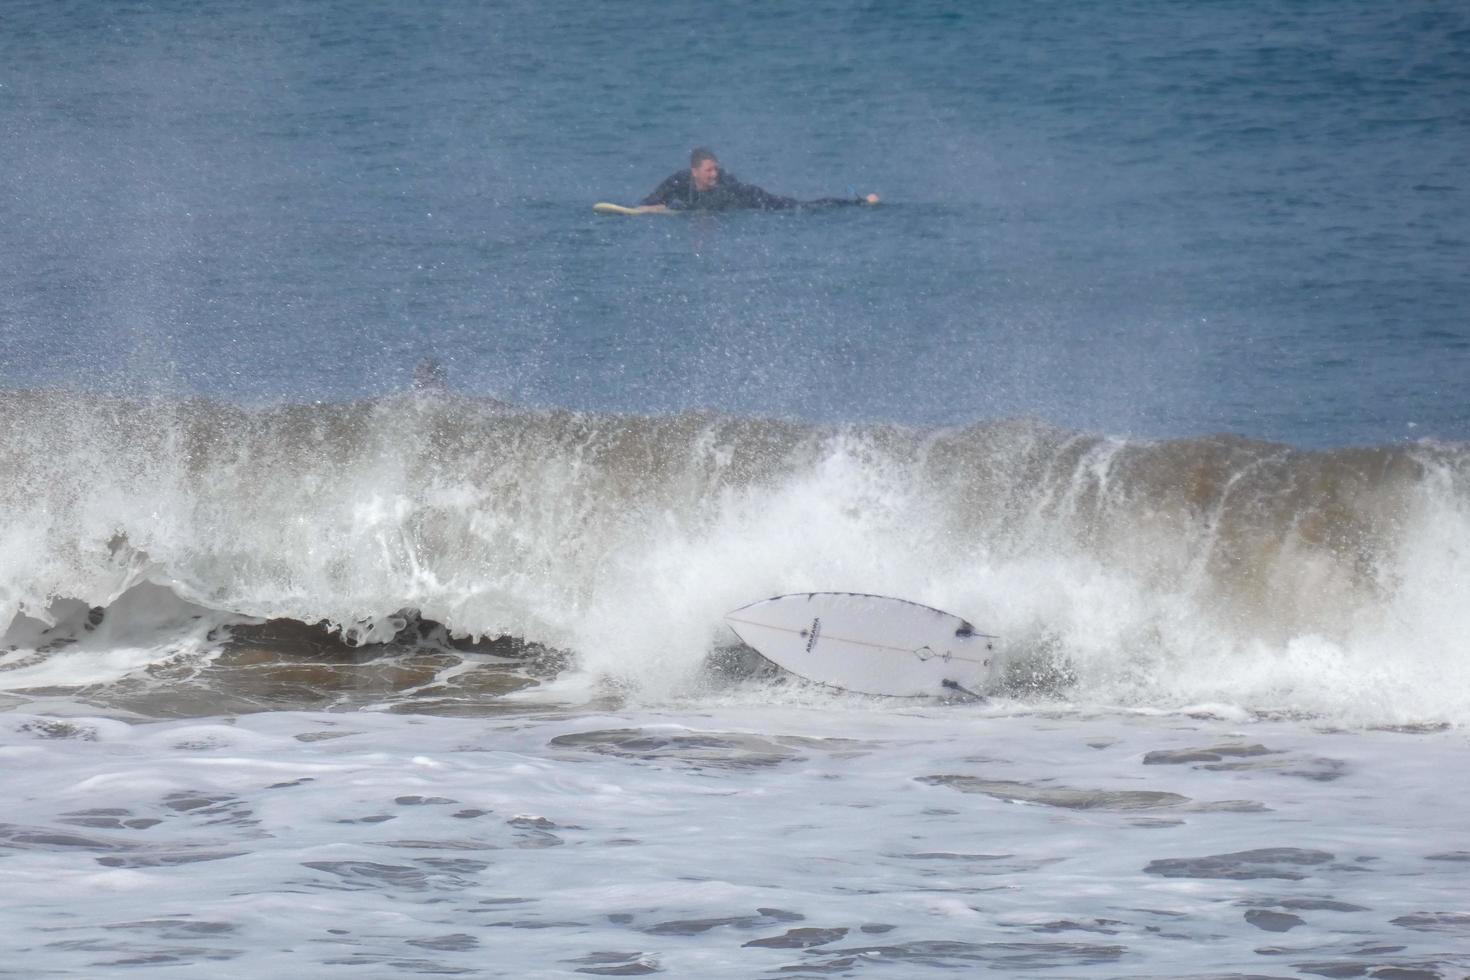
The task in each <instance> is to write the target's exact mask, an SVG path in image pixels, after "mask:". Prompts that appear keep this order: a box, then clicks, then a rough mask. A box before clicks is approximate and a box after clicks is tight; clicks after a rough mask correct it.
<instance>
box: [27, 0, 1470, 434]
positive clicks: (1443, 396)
mask: <svg viewBox="0 0 1470 980" xmlns="http://www.w3.org/2000/svg"><path fill="white" fill-rule="evenodd" d="M0 58H3V64H4V65H5V66H6V68H5V72H4V79H3V86H4V87H3V89H0V127H3V133H4V141H3V148H0V154H3V156H0V164H3V166H4V168H5V172H6V173H7V175H8V177H7V180H6V188H5V200H4V207H5V210H6V215H5V220H4V222H3V228H0V235H3V238H0V249H3V252H4V254H5V256H6V258H7V264H8V266H9V275H8V276H7V278H6V285H5V288H4V290H3V294H0V302H3V307H0V311H3V316H4V329H5V331H6V343H5V345H4V350H3V353H0V377H3V379H4V380H5V382H6V383H7V384H9V385H11V386H33V385H62V386H66V387H85V388H92V389H97V388H101V389H106V390H112V391H122V392H136V391H144V392H149V393H164V394H202V395H205V396H208V397H215V398H223V399H227V400H231V401H245V402H252V403H254V402H260V401H275V400H280V399H283V398H296V399H299V398H321V399H350V398H357V397H362V396H365V395H378V394H382V393H386V392H390V391H394V390H397V389H401V388H403V387H404V386H405V385H406V383H407V381H408V378H409V376H410V372H411V370H412V367H413V365H414V364H415V363H416V362H417V361H418V360H419V359H420V358H422V357H425V356H432V357H435V358H437V359H439V360H440V361H441V362H443V363H444V365H445V366H446V368H447V372H448V377H449V379H450V383H451V384H452V385H453V386H454V387H455V388H456V389H458V390H461V391H466V392H473V393H477V394H488V395H493V396H495V397H499V398H504V399H507V400H510V401H513V402H515V403H518V404H535V405H547V406H562V407H571V408H578V409H588V410H595V411H630V412H666V411H670V410H677V409H680V408H686V407H702V408H714V409H718V410H722V411H731V412H736V413H751V412H761V413H766V414H777V415H790V416H795V417H798V418H803V419H818V420H823V421H837V422H841V421H849V420H855V419H860V420H870V421H897V422H902V423H907V424H913V425H920V426H927V425H934V424H946V425H952V424H965V423H969V422H973V421H976V420H978V419H988V418H997V417H1000V418H1006V417H1030V418H1038V419H1042V420H1045V421H1048V422H1052V423H1055V424H1058V425H1063V426H1066V427H1069V428H1073V429H1081V430H1085V431H1098V432H1106V433H1113V434H1137V435H1144V436H1191V435H1200V434H1208V433H1215V432H1233V433H1237V434H1240V435H1244V436H1248V437H1252V438H1263V439H1272V440H1280V441H1285V442H1289V443H1291V444H1294V445H1299V446H1338V445H1347V444H1372V443H1388V442H1394V441H1399V440H1402V439H1405V438H1419V437H1423V436H1429V437H1435V438H1444V439H1456V440H1458V439H1464V438H1465V437H1466V435H1467V433H1470V408H1467V400H1466V399H1465V397H1464V396H1463V388H1464V381H1465V379H1466V378H1467V377H1470V323H1467V315H1466V310H1467V309H1470V188H1467V186H1466V182H1465V177H1464V170H1465V167H1464V163H1465V147H1466V145H1467V143H1470V73H1467V68H1466V65H1467V64H1470V17H1467V13H1466V11H1465V10H1464V9H1463V8H1462V7H1459V6H1458V5H1454V4H1442V3H1424V4H1409V5H1394V6H1384V5H1381V4H1368V3H1349V4H1340V3H1302V4H1292V5H1281V4H1273V3H1231V4H1225V5H1220V4H1164V3H1145V2H1136V3H1125V4H1110V5H1102V4H1088V3H1058V4H1044V5H1037V4H1029V3H994V4H954V3H932V2H923V3H905V4H887V3H866V4H864V3H851V2H832V3H815V4H806V5H803V6H802V7H800V8H799V9H798V8H795V7H791V6H787V5H779V4H770V5H761V4H757V5H732V4H713V3H710V4H704V3H690V4H682V5H679V6H678V8H677V9H672V10H671V9H667V8H666V6H665V5H657V4H642V3H629V4H617V5H611V6H610V7H609V8H606V9H599V10H597V11H595V12H594V11H588V10H586V9H584V8H582V7H579V6H576V5H570V4H540V3H471V2H451V3H438V4H432V5H425V6H417V5H404V4H388V3H365V4H356V3H354V4H333V3H293V2H269V3H260V4H251V5H248V6H236V5H224V4H211V3H182V2H179V3H82V2H62V3H53V2H40V3H27V2H24V0H11V2H10V3H8V4H7V5H6V24H5V30H4V31H3V34H0ZM697 144H707V145H710V146H712V147H714V148H715V149H716V151H717V152H718V153H719V154H720V155H721V157H722V160H723V162H724V164H725V165H726V167H727V168H728V169H729V170H730V171H731V172H733V173H735V174H737V175H738V176H740V177H741V178H742V179H745V180H747V181H751V182H754V183H757V184H760V185H762V186H765V187H767V188H768V189H771V190H774V191H776V192H778V193H785V194H790V195H796V196H801V197H808V198H814V197H820V196H826V195H832V194H846V193H848V192H849V191H859V192H866V191H869V190H872V191H876V192H878V193H880V194H882V195H883V197H884V200H885V202H886V203H885V206H883V207H882V208H880V209H878V210H875V211H838V212H832V213H819V214H801V215H780V216H775V215H752V214H738V215H721V216H713V217H711V216H699V217H696V218H694V219H693V220H689V219H687V218H686V219H681V220H680V221H677V222H663V223H654V222H647V221H644V222H638V223H632V224H630V223H627V222H616V221H608V220H603V219H599V218H596V217H594V216H593V214H592V213H591V211H590V210H589V205H590V204H591V203H592V202H593V201H596V200H604V199H606V200H614V201H622V202H632V201H635V200H636V199H638V198H640V197H641V196H642V195H644V194H646V193H647V192H648V191H649V190H650V189H651V188H652V187H653V186H654V185H655V184H656V183H657V182H658V181H659V180H660V179H662V178H663V177H664V176H666V175H667V174H668V173H669V172H671V171H673V170H675V169H678V168H679V167H680V166H682V165H684V161H685V159H686V157H687V153H688V150H689V148H690V147H691V146H693V145H697Z"/></svg>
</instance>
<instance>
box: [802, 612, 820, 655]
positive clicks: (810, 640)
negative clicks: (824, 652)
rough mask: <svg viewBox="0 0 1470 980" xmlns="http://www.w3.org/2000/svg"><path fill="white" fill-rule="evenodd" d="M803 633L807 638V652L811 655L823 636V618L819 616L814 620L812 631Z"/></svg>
mask: <svg viewBox="0 0 1470 980" xmlns="http://www.w3.org/2000/svg"><path fill="white" fill-rule="evenodd" d="M801 632H802V635H803V636H805V637H806V652H807V653H811V652H812V647H814V646H816V645H817V640H818V639H819V638H820V637H821V635H822V618H821V617H820V616H818V617H817V618H816V619H814V620H812V626H811V629H806V630H802V631H801Z"/></svg>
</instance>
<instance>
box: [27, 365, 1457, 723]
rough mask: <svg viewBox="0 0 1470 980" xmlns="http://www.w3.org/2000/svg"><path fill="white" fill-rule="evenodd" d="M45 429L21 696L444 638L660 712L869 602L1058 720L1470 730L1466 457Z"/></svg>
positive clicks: (453, 406) (481, 431)
mask: <svg viewBox="0 0 1470 980" xmlns="http://www.w3.org/2000/svg"><path fill="white" fill-rule="evenodd" d="M12 400H13V401H15V405H14V406H13V407H14V409H15V411H14V412H12V414H13V415H15V416H17V417H18V418H19V419H20V421H21V423H22V424H21V425H20V426H19V427H18V428H17V429H16V432H17V433H18V434H17V435H15V436H13V437H12V438H13V440H14V442H13V444H12V445H11V452H12V454H13V455H14V457H15V458H17V459H19V460H20V461H21V462H22V464H23V465H22V466H21V468H20V471H19V472H20V473H21V477H20V478H19V479H16V478H14V477H12V482H11V483H9V484H7V485H6V488H5V493H6V503H7V507H6V510H5V512H4V517H3V529H0V533H3V537H4V540H5V541H6V542H7V543H8V544H9V545H10V547H11V550H10V551H9V552H8V553H7V562H6V564H5V566H4V567H3V569H0V620H8V621H9V622H10V623H11V626H10V629H9V632H8V633H7V634H6V635H5V638H4V646H5V647H8V648H11V649H10V652H9V653H7V654H5V655H4V656H5V660H4V662H3V663H0V667H4V668H6V669H4V670H3V671H0V683H3V684H4V686H5V687H7V688H9V689H12V690H14V689H20V688H30V687H36V686H41V685H52V686H54V685H66V684H68V683H69V684H71V685H73V686H80V685H86V684H91V683H108V682H110V681H112V680H116V679H117V678H119V677H122V676H125V675H128V674H132V673H136V672H137V671H138V670H139V669H141V668H142V667H144V666H146V665H149V664H154V663H157V662H159V661H163V660H168V659H171V658H183V659H188V658H190V657H194V658H205V657H208V656H210V655H211V651H212V650H213V649H214V648H213V647H212V646H211V642H212V641H211V640H210V637H211V629H212V628H213V627H216V626H218V625H221V624H224V623H228V622H231V621H233V620H237V619H239V618H241V617H255V618H257V619H259V618H265V617H271V618H284V619H293V620H298V621H300V622H303V623H316V622H319V621H325V622H327V623H329V624H332V625H333V627H334V628H336V629H338V630H340V631H341V632H342V634H343V636H344V637H346V638H347V639H348V640H350V641H351V642H353V643H358V644H365V643H376V642H382V641H385V640H387V639H390V638H391V637H392V636H393V634H394V633H395V632H397V631H398V630H399V629H401V628H402V627H403V625H404V624H405V622H406V620H405V618H404V617H403V616H402V615H400V614H399V613H400V611H401V610H405V609H411V610H416V611H417V613H418V614H419V615H421V616H422V617H423V618H424V619H428V620H432V621H435V622H440V623H443V624H444V625H445V626H446V627H447V628H448V629H449V630H450V631H451V632H453V633H456V634H469V635H485V636H496V635H502V634H508V635H511V636H516V637H521V638H523V639H526V640H531V641H535V642H538V643H541V644H545V645H547V646H549V647H553V648H558V649H565V650H569V651H571V652H573V653H574V654H575V655H576V658H575V661H574V669H578V670H581V671H584V672H586V673H587V674H589V675H591V676H592V677H593V678H594V679H601V680H605V681H611V682H613V683H615V684H616V685H617V686H618V687H619V688H620V689H621V690H622V691H624V692H625V693H630V694H633V695H634V696H639V697H643V698H646V699H649V700H651V701H659V700H662V699H665V698H668V697H670V696H674V695H682V694H687V693H690V692H692V691H694V690H698V689H699V688H700V687H701V685H703V684H704V683H705V680H706V675H705V673H704V671H703V666H704V664H705V661H706V658H707V657H708V656H709V655H710V653H711V651H713V650H717V649H719V648H721V647H724V646H727V645H729V644H732V643H734V637H733V636H732V635H731V634H729V633H728V631H726V630H725V629H724V628H723V627H722V626H721V625H720V622H721V616H722V614H723V613H724V612H726V611H728V610H729V609H731V608H734V607H736V606H738V605H740V604H742V603H745V602H749V601H751V600H752V599H754V598H759V597H763V596H766V595H771V594H776V593H780V592H789V591H803V590H813V589H834V590H852V591H862V592H874V593H883V594H892V595H898V596H903V597H905V598H910V599H914V600H916V601H922V602H925V603H928V604H931V605H935V606H937V607H940V608H945V609H949V610H952V611H954V612H956V613H958V614H960V615H963V616H965V617H966V618H968V619H970V620H971V621H973V622H976V623H977V624H981V625H982V626H983V627H984V628H986V629H987V630H988V631H992V632H995V633H998V634H1000V635H1001V636H1002V638H1003V641H1004V648H1005V651H1006V654H1007V656H1008V657H1009V659H1010V660H1011V661H1012V663H1013V664H1015V665H1018V667H1017V669H1018V670H1019V672H1020V676H1022V677H1041V678H1043V679H1044V683H1041V682H1038V683H1039V686H1040V687H1041V688H1042V689H1043V690H1042V691H1041V692H1040V693H1044V694H1047V695H1052V694H1056V693H1061V694H1063V695H1064V696H1066V697H1068V698H1072V699H1075V700H1079V701H1083V702H1091V703H1098V704H1128V705H1134V706H1147V705H1158V706H1161V707H1165V708H1169V707H1177V706H1178V705H1181V704H1186V703H1191V702H1198V701H1220V702H1226V703H1233V704H1238V705H1243V706H1246V707H1248V708H1252V709H1256V710H1262V711H1286V712H1300V713H1308V714H1316V715H1322V716H1326V717H1331V718H1335V719H1337V720H1340V721H1344V722H1347V723H1352V724H1359V723H1369V724H1371V723H1411V722H1433V721H1450V722H1455V723H1461V722H1464V721H1467V720H1470V694H1467V693H1465V692H1467V691H1470V676H1467V675H1470V667H1467V666H1466V664H1467V663H1470V661H1467V659H1466V658H1465V657H1464V655H1463V654H1464V643H1463V640H1462V637H1463V636H1465V635H1470V607H1467V605H1466V604H1465V603H1464V602H1462V601H1460V598H1461V597H1460V593H1461V592H1462V591H1463V590H1462V589H1459V588H1457V584H1463V583H1464V582H1466V581H1467V580H1470V568H1467V565H1466V560H1465V557H1464V556H1465V555H1466V554H1470V502H1467V500H1470V490H1467V485H1470V479H1467V475H1466V474H1467V460H1466V457H1465V454H1464V450H1463V447H1453V446H1438V445H1429V444H1426V445H1424V446H1420V447H1409V448H1397V449H1382V450H1342V451H1336V452H1327V453H1293V452H1291V451H1290V450H1286V449H1283V448H1282V447H1277V446H1264V445H1257V444H1251V443H1246V442H1244V441H1241V440H1195V441H1181V442H1178V443H1163V444H1149V443H1129V442H1126V441H1123V440H1116V439H1098V438H1093V437H1086V436H1080V435H1076V434H1069V433H1061V432H1057V431H1055V430H1051V429H1047V428H1045V427H1041V426H1032V425H1022V424H999V425H995V426H989V427H975V428H972V429H967V430H954V431H944V432H937V433H918V432H910V431H908V430H903V429H887V428H874V429H853V428H842V429H830V430H829V429H821V428H814V427H809V426H800V425H796V424H788V423H776V422H766V421H761V420H749V419H745V420H742V419H731V418H724V417H719V416H703V415H688V416H670V417H665V418H650V419H643V418H633V417H617V416H578V415H570V414H566V413H536V412H523V411H513V410H510V409H507V408H505V407H504V406H495V405H491V406H486V405H481V404H479V403H473V402H462V401H454V400H436V399H400V400H389V401H385V402H378V403H364V404H360V405H347V406H321V407H310V406H306V407H287V408H282V409H278V410H270V411H261V412H256V413H250V412H244V411H241V410H237V409H226V408H223V407H220V406H208V405H199V404H196V403H188V404H182V405H171V404H150V405H133V404H129V403H111V402H95V401H89V400H87V399H85V398H82V397H80V396H71V395H65V394H48V395H35V396H30V397H29V399H28V400H27V399H20V398H19V396H12ZM63 433H64V434H65V436H66V438H65V439H63V438H62V435H63ZM62 444H66V445H69V446H70V447H72V448H71V449H69V450H68V451H66V452H65V453H60V454H59V453H58V451H57V448H56V447H58V446H59V445H62ZM91 607H101V608H102V609H103V610H104V612H105V615H104V616H103V618H102V619H101V621H100V623H98V624H91V623H89V622H87V621H86V615H87V613H86V611H87V610H88V609H90V608H91ZM195 616H198V617H200V618H198V619H195V618H193V617H195ZM48 627H49V631H48V629H47V628H48ZM216 636H217V634H216ZM71 640H76V641H77V642H75V643H72V644H71V645H70V646H63V644H65V643H69V642H70V641H71ZM1032 686H1033V687H1036V686H1037V685H1032ZM1023 687H1024V685H1023Z"/></svg>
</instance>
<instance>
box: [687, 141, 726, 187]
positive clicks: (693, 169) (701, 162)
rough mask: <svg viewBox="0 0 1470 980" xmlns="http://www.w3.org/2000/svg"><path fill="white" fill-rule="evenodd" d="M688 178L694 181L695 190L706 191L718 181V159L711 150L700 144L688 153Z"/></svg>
mask: <svg viewBox="0 0 1470 980" xmlns="http://www.w3.org/2000/svg"><path fill="white" fill-rule="evenodd" d="M689 179H690V180H692V181H694V189H695V190H697V191H707V190H709V189H710V188H711V187H713V186H715V184H717V183H718V182H719V180H720V161H719V160H717V159H716V158H715V155H714V153H713V152H711V151H710V150H707V149H705V148H704V147H702V146H696V147H695V148H694V151H693V152H692V153H690V154H689Z"/></svg>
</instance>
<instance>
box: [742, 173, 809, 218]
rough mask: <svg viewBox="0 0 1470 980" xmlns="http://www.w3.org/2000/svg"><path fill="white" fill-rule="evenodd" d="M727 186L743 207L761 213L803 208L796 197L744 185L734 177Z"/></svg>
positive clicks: (752, 185)
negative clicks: (783, 195) (754, 209)
mask: <svg viewBox="0 0 1470 980" xmlns="http://www.w3.org/2000/svg"><path fill="white" fill-rule="evenodd" d="M727 186H728V187H729V188H730V190H731V191H732V192H733V193H734V194H735V196H736V197H738V198H739V200H740V206H741V207H746V208H756V209H758V210H761V211H789V210H791V209H792V208H799V207H801V202H800V201H798V200H797V199H796V198H794V197H782V196H781V195H780V194H772V193H771V192H770V191H768V190H765V189H764V188H760V187H757V186H755V185H754V184H742V183H740V182H739V181H738V180H735V179H734V178H733V177H732V178H730V180H729V182H728V184H727Z"/></svg>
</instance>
